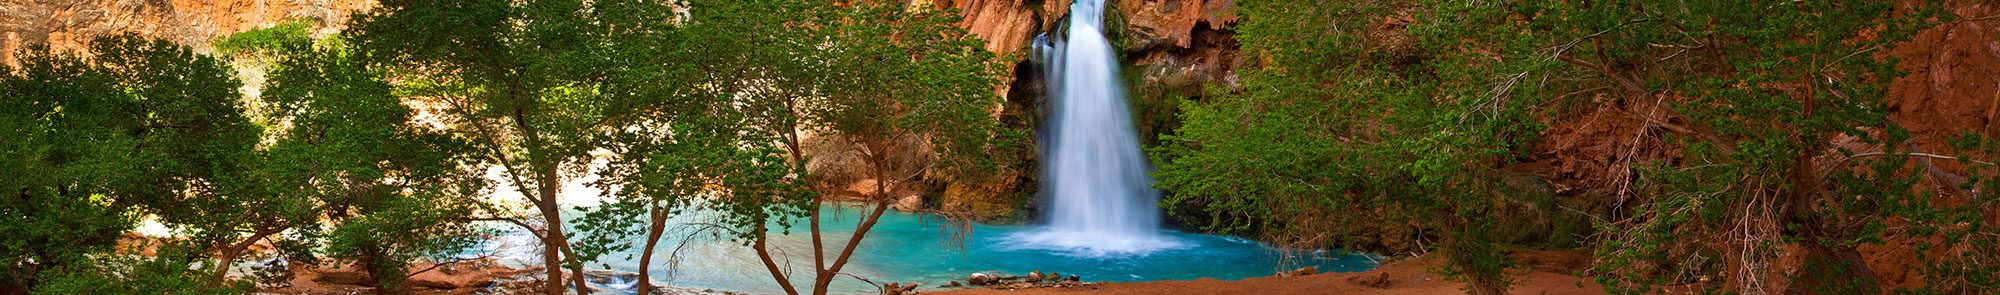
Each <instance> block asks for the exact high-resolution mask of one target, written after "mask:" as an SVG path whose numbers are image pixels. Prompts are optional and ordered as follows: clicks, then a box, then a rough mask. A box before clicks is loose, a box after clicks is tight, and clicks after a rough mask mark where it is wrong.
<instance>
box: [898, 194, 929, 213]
mask: <svg viewBox="0 0 2000 295" xmlns="http://www.w3.org/2000/svg"><path fill="white" fill-rule="evenodd" d="M895 207H896V210H897V211H903V212H917V210H922V209H924V198H923V196H919V195H910V196H907V197H903V198H902V199H898V200H896V206H895Z"/></svg>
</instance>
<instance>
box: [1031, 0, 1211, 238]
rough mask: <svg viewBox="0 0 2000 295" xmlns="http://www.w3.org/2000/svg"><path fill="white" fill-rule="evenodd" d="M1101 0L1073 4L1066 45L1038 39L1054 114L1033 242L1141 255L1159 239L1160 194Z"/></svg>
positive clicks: (1045, 141) (1045, 137)
mask: <svg viewBox="0 0 2000 295" xmlns="http://www.w3.org/2000/svg"><path fill="white" fill-rule="evenodd" d="M1103 11H1104V3H1103V2H1102V0H1079V1H1077V2H1076V3H1074V4H1072V6H1071V7H1070V19H1069V34H1068V40H1061V39H1060V38H1053V37H1050V36H1047V35H1043V36H1042V37H1038V38H1037V40H1036V44H1035V46H1036V51H1037V52H1036V53H1035V54H1036V55H1039V56H1037V57H1038V58H1041V60H1043V61H1044V63H1043V64H1044V65H1045V66H1046V69H1045V70H1046V73H1047V77H1049V93H1050V99H1051V100H1052V101H1053V102H1054V103H1053V104H1052V109H1051V111H1053V113H1052V114H1051V116H1050V117H1049V122H1048V123H1049V124H1047V126H1048V127H1047V130H1046V132H1047V133H1045V134H1043V142H1042V148H1043V154H1042V167H1043V172H1042V173H1043V174H1042V190H1043V194H1044V197H1046V198H1047V205H1048V208H1045V210H1046V211H1044V212H1045V216H1046V219H1047V220H1046V221H1047V222H1048V231H1047V232H1045V233H1043V234H1040V235H1038V236H1034V237H1029V242H1031V243H1034V244H1040V245H1043V246H1050V247H1056V248H1067V249H1074V250H1083V251H1082V252H1085V253H1088V254H1120V255H1130V254H1143V253H1146V252H1151V251H1153V250H1158V249H1163V248H1168V247H1172V246H1173V245H1175V243H1173V242H1172V241H1169V240H1165V239H1162V238H1160V237H1161V235H1160V216H1159V206H1158V205H1157V204H1158V203H1159V192H1158V191H1155V190H1153V188H1152V182H1153V181H1152V177H1150V176H1148V175H1146V172H1147V171H1146V169H1147V168H1146V167H1147V162H1146V161H1147V160H1146V157H1145V155H1144V154H1142V153H1141V152H1140V150H1139V138H1138V135H1137V132H1135V131H1134V130H1133V125H1132V118H1131V116H1132V114H1131V111H1130V110H1129V107H1128V106H1127V105H1126V102H1125V86H1124V83H1123V81H1122V80H1121V79H1122V76H1119V74H1118V72H1119V70H1118V56H1117V55H1116V54H1115V53H1113V52H1112V48H1111V43H1110V41H1109V40H1106V39H1105V36H1104V33H1103V30H1102V29H1101V28H1102V26H1103V25H1102V24H1103Z"/></svg>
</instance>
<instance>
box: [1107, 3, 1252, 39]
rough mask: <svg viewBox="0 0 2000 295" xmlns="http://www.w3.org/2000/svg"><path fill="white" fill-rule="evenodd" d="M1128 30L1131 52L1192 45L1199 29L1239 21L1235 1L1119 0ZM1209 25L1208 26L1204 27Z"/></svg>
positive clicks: (1219, 27) (1119, 8) (1222, 27)
mask: <svg viewBox="0 0 2000 295" xmlns="http://www.w3.org/2000/svg"><path fill="white" fill-rule="evenodd" d="M1112 4H1114V5H1116V7H1117V8H1118V10H1119V12H1122V13H1124V14H1123V15H1124V16H1125V21H1126V23H1127V31H1126V32H1128V33H1129V34H1130V36H1131V37H1132V38H1133V41H1135V42H1134V43H1133V44H1130V45H1129V47H1128V48H1127V50H1128V51H1133V50H1138V51H1144V50H1152V49H1154V48H1163V47H1164V48H1190V47H1192V46H1194V45H1195V42H1196V39H1197V38H1198V37H1199V36H1196V34H1195V33H1196V32H1198V31H1203V30H1213V29H1226V28H1228V27H1230V26H1233V25H1234V24H1235V23H1236V20H1237V17H1236V1H1234V0H1117V2H1114V3H1112ZM1204 26H1206V28H1203V27H1204Z"/></svg>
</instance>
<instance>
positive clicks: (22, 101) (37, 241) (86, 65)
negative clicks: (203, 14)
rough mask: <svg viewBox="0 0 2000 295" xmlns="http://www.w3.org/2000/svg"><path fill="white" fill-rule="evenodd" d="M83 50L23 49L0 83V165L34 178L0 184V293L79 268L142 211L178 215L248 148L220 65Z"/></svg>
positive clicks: (171, 265)
mask: <svg viewBox="0 0 2000 295" xmlns="http://www.w3.org/2000/svg"><path fill="white" fill-rule="evenodd" d="M89 54H90V56H91V58H89V59H83V58H79V57H77V56H76V55H72V54H70V53H60V52H55V51H52V50H48V49H31V50H28V51H25V52H23V54H21V55H20V56H21V64H22V67H21V68H20V69H9V71H6V73H5V76H4V78H0V87H5V91H0V93H4V94H0V100H4V101H0V105H5V106H6V107H5V111H0V115H4V118H0V123H4V124H6V125H4V126H0V129H4V130H5V131H4V132H6V133H8V135H10V137H8V138H9V141H10V142H9V143H7V145H8V148H7V149H6V151H5V153H6V154H7V156H8V157H7V159H8V160H6V161H7V162H5V163H6V165H8V166H9V167H7V168H9V169H10V170H9V171H37V172H35V173H10V174H8V175H6V176H0V178H4V179H5V180H0V184H4V185H5V186H6V187H4V188H0V189H4V191H6V193H5V194H6V195H7V198H8V199H9V200H10V201H8V202H0V224H6V225H0V235H5V236H8V237H10V238H8V239H5V241H4V242H0V289H30V290H39V289H37V286H40V285H42V284H43V283H45V282H46V280H49V279H50V278H64V277H71V276H75V275H79V274H80V272H88V270H87V268H85V267H87V266H86V264H90V263H92V261H96V260H98V259H105V258H103V257H104V256H103V255H106V253H109V252H110V250H111V249H110V248H111V246H112V245H114V243H116V242H117V240H118V238H119V236H120V234H122V233H123V232H124V231H125V230H127V229H130V228H131V227H132V226H133V224H134V223H135V222H136V221H137V218H138V217H139V216H141V214H155V215H156V216H161V217H162V218H163V219H166V218H178V217H179V216H178V215H175V214H178V213H182V212H186V211H184V210H188V209H184V208H186V207H181V206H185V205H186V204H187V203H188V202H195V201H198V200H200V199H203V197H209V196H214V194H215V193H216V190H215V189H214V187H213V186H209V185H207V184H209V183H215V182H217V181H219V180H221V179H222V177H223V176H224V175H226V171H229V170H231V169H235V168H236V167H238V165H240V163H239V162H238V161H239V159H240V157H242V156H243V155H244V154H246V153H247V152H248V151H249V150H250V148H251V147H252V145H253V144H254V143H255V141H256V134H257V130H256V129H255V127H253V126H252V125H250V124H249V122H248V120H246V119H245V118H244V117H243V116H242V115H241V110H242V107H241V106H240V103H239V101H238V100H237V96H236V88H237V86H238V83H237V82H236V80H235V79H234V78H232V77H231V76H229V75H228V68H227V67H225V66H224V65H223V64H222V63H221V62H220V61H217V60H216V59H214V58H210V57H207V56H202V55H196V54H194V53H193V52H192V51H191V50H189V49H188V48H185V47H182V46H178V45H174V44H172V43H168V42H166V41H160V40H148V39H142V38H139V37H136V36H130V35H121V36H113V37H105V38H99V39H97V40H95V41H93V42H91V46H90V52H89ZM189 266H190V265H189V264H188V261H185V260H180V261H176V260H164V261H157V262H154V263H153V264H151V265H150V266H148V267H149V268H153V269H172V270H175V271H186V270H187V268H188V267H189ZM161 281H168V280H146V281H141V282H161ZM147 287H148V286H147V285H132V286H131V288H137V289H138V290H145V289H147Z"/></svg>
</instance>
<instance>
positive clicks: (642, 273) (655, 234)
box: [638, 201, 667, 295]
mask: <svg viewBox="0 0 2000 295" xmlns="http://www.w3.org/2000/svg"><path fill="white" fill-rule="evenodd" d="M651 217H652V218H651V219H652V220H651V221H652V224H651V225H650V226H648V227H647V228H646V248H645V249H644V250H641V251H640V252H639V283H638V286H639V290H638V291H639V294H640V295H649V294H653V275H652V266H653V248H654V247H657V246H659V245H660V234H661V233H662V232H665V231H666V230H667V212H666V210H660V207H659V202H658V201H655V202H654V205H653V208H652V214H651Z"/></svg>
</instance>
